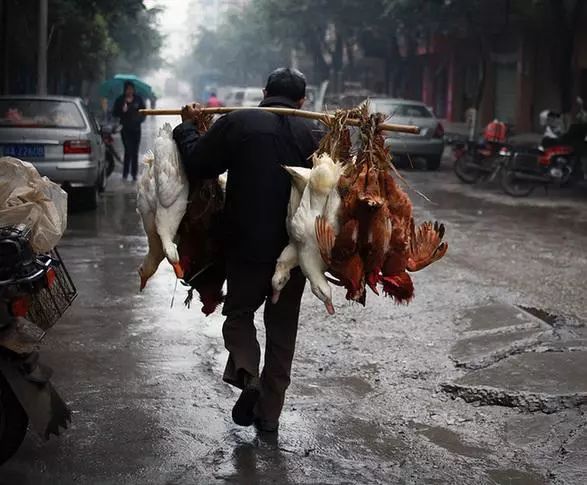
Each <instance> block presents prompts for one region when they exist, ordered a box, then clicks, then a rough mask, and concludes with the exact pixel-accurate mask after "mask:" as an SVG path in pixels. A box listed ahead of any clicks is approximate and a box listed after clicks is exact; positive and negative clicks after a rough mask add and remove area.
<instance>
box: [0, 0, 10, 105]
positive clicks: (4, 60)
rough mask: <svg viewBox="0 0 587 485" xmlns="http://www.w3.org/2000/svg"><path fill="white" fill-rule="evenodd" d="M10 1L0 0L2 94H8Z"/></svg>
mask: <svg viewBox="0 0 587 485" xmlns="http://www.w3.org/2000/svg"><path fill="white" fill-rule="evenodd" d="M8 66H9V63H8V0H0V94H8V89H9V88H8V81H9V73H8Z"/></svg>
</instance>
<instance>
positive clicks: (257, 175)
mask: <svg viewBox="0 0 587 485" xmlns="http://www.w3.org/2000/svg"><path fill="white" fill-rule="evenodd" d="M261 106H276V107H280V106H281V107H290V108H295V107H296V105H295V103H293V102H292V101H289V100H288V99H286V98H279V97H275V98H266V99H264V100H263V102H262V103H261ZM173 137H174V139H175V141H176V142H177V146H178V149H179V152H180V154H181V156H182V159H183V164H184V167H185V170H186V173H187V176H188V179H189V180H195V179H198V178H214V177H217V176H218V175H220V174H221V173H223V172H225V171H226V170H228V171H229V172H228V184H227V188H226V203H225V208H224V218H225V220H224V223H225V236H226V250H227V256H228V257H229V258H238V259H239V260H243V261H252V262H268V263H269V262H270V263H274V262H275V261H276V259H277V258H278V257H279V254H280V253H281V251H282V250H283V248H284V247H285V246H286V245H287V242H288V236H287V231H286V227H285V219H286V216H287V205H288V203H289V194H290V190H291V182H290V177H289V175H288V174H287V172H286V171H285V170H284V169H283V168H282V165H292V166H298V167H311V166H312V162H311V160H310V156H311V154H312V153H313V152H314V151H315V150H316V148H317V138H316V136H315V132H314V125H313V124H312V123H311V122H309V121H307V120H304V119H301V118H296V117H293V116H281V115H276V114H273V113H267V112H263V111H255V110H243V111H235V112H232V113H229V114H228V115H226V116H224V117H222V118H220V119H219V120H218V121H216V123H214V125H212V127H211V128H210V130H209V131H208V132H207V133H206V134H205V135H203V136H199V135H198V133H197V132H196V129H195V126H194V124H193V123H192V122H190V121H186V122H184V123H182V124H181V125H179V126H177V127H176V128H175V130H174V131H173Z"/></svg>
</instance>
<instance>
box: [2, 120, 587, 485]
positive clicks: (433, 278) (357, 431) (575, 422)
mask: <svg viewBox="0 0 587 485" xmlns="http://www.w3.org/2000/svg"><path fill="white" fill-rule="evenodd" d="M147 123H148V125H147V126H146V128H145V129H146V130H150V132H149V133H150V135H145V136H144V137H143V139H144V140H148V139H149V137H150V136H152V134H153V133H154V130H156V128H157V123H160V120H158V121H156V122H155V121H154V120H149V121H147ZM145 148H146V147H145V143H143V147H142V149H143V150H144V149H145ZM408 178H409V179H410V181H411V183H413V184H414V185H415V186H416V188H418V189H420V190H422V191H423V192H425V193H426V194H427V195H429V196H430V197H431V198H432V200H433V201H434V203H435V204H428V203H426V202H424V201H423V200H420V199H418V198H417V196H416V195H414V194H413V195H412V196H413V198H414V200H415V201H416V206H417V212H418V216H419V217H434V218H437V219H441V220H444V221H446V223H447V239H448V241H449V242H450V245H451V248H450V251H449V255H448V257H447V258H446V261H444V262H443V263H442V264H439V265H437V266H435V267H432V268H430V269H429V270H426V271H424V272H422V273H421V274H420V273H419V274H417V275H415V277H414V279H415V282H416V289H417V297H416V300H415V302H414V303H413V304H412V305H410V306H409V307H398V306H395V305H393V304H392V303H391V301H390V300H386V299H384V298H375V297H373V296H372V295H369V301H368V305H367V308H365V309H363V308H362V307H358V306H354V305H350V304H347V303H345V302H344V296H343V295H342V293H341V292H339V291H336V292H335V295H336V299H337V305H338V308H337V316H336V318H334V319H332V318H329V317H327V316H326V315H324V311H323V307H322V306H320V305H318V304H317V302H316V301H315V299H314V297H313V296H312V295H310V294H307V295H305V297H304V305H303V310H302V316H301V328H300V332H299V345H298V349H297V353H296V361H295V362H294V374H293V382H292V386H291V388H290V392H289V394H288V397H287V402H286V407H285V410H284V415H283V420H282V422H281V428H280V433H279V436H274V435H257V433H256V432H255V431H254V430H253V429H241V428H238V427H236V426H235V425H233V424H232V422H231V420H230V409H231V406H232V404H233V402H234V400H235V399H236V397H237V393H236V391H234V390H233V389H231V388H229V387H228V386H226V385H224V384H223V383H222V382H221V379H220V375H221V372H222V368H223V365H224V359H225V351H224V348H223V343H222V339H221V325H222V317H221V315H220V314H214V315H212V316H211V317H208V318H205V317H204V316H203V315H201V314H200V313H199V309H198V308H197V306H194V307H192V308H191V309H187V308H184V306H183V304H182V302H183V299H184V296H185V289H184V288H182V287H181V285H180V286H179V287H178V288H175V283H174V278H173V271H172V269H171V268H170V267H169V265H167V264H166V263H162V265H161V268H160V270H159V272H158V273H157V275H156V276H155V277H153V278H152V280H151V281H150V282H149V284H148V286H147V288H146V289H145V291H143V292H142V293H139V292H138V286H139V280H138V275H137V272H136V268H137V267H138V265H139V262H140V260H141V258H142V256H143V254H144V253H145V251H146V241H145V238H144V236H143V234H142V229H141V227H140V222H139V218H138V215H137V214H136V212H135V195H134V186H133V185H125V184H123V183H122V182H121V180H120V177H119V174H114V176H113V177H112V179H111V181H110V185H109V188H108V191H107V193H106V194H105V195H104V197H103V198H102V200H101V202H100V205H99V208H98V210H97V211H96V212H95V213H73V214H72V215H71V217H70V222H69V229H68V232H67V235H66V237H65V239H64V240H63V243H62V245H61V253H62V255H63V257H64V258H65V260H66V262H67V263H68V265H69V269H70V271H71V273H72V275H73V277H74V279H75V282H76V284H77V286H78V289H79V293H80V296H79V298H78V300H77V301H76V303H75V305H74V307H73V308H72V309H71V310H70V311H69V313H68V314H67V315H66V316H65V317H64V318H63V320H62V321H61V322H59V323H58V325H57V326H56V327H55V329H54V330H53V331H52V332H51V333H50V334H49V335H48V336H47V339H46V342H45V349H44V352H43V358H44V360H45V361H46V362H47V363H48V364H49V365H51V366H52V367H53V368H54V370H55V377H54V380H55V384H56V386H57V387H58V389H59V390H60V392H61V393H62V395H63V396H65V398H66V399H67V401H68V403H69V405H70V406H71V408H72V409H73V412H74V417H73V422H72V426H71V428H70V429H69V430H67V432H65V433H64V434H63V436H62V437H60V438H59V439H52V440H51V441H50V442H49V443H42V442H41V441H40V440H38V439H37V438H36V437H35V436H34V435H32V434H29V436H28V437H27V439H26V441H25V443H24V445H23V447H22V448H21V450H20V451H19V452H18V454H17V455H16V456H15V458H14V459H13V460H12V461H10V462H9V463H7V464H6V465H5V466H3V467H2V468H0V483H2V484H11V485H12V484H24V485H27V484H31V485H32V484H35V485H37V484H57V483H58V484H69V483H100V484H120V483H127V484H143V483H154V484H155V483H156V484H159V483H161V484H163V483H168V484H191V483H223V482H228V483H243V484H254V483H279V484H282V483H283V484H285V483H295V484H298V483H308V484H314V483H320V484H339V483H406V484H412V483H415V484H421V483H446V484H457V483H458V484H460V483H463V484H464V483H478V484H492V483H493V484H495V483H498V484H505V483H512V484H514V483H515V484H534V483H546V482H543V481H541V480H542V479H543V477H546V476H548V474H549V473H550V474H553V473H554V474H556V476H557V477H560V483H579V482H577V481H573V479H574V478H576V477H577V476H578V475H577V473H578V472H577V469H576V468H571V467H566V466H565V461H564V459H563V458H562V457H560V456H558V455H556V452H553V453H550V452H549V453H546V452H543V450H542V448H541V446H543V445H540V444H536V442H537V441H538V440H534V442H532V443H521V442H520V441H519V440H516V439H515V438H516V437H515V436H509V435H507V436H503V433H502V430H503V427H504V426H505V423H506V422H508V420H511V419H513V418H515V417H517V416H519V413H520V411H518V410H516V409H511V408H503V407H499V406H487V407H476V406H473V405H470V404H467V403H465V402H464V401H462V400H460V399H456V400H452V399H450V398H449V397H448V396H447V395H446V394H444V393H442V392H441V391H440V389H439V386H440V384H441V383H442V382H444V381H446V380H450V379H454V378H457V377H459V376H461V375H463V372H464V371H462V370H460V369H456V368H455V366H454V363H453V362H452V361H451V360H450V358H449V355H450V352H451V348H452V347H453V345H454V344H455V342H456V341H457V339H458V338H459V332H460V331H461V330H462V328H461V327H462V322H461V323H459V321H458V318H457V316H458V315H459V314H466V310H467V309H471V308H478V307H483V306H484V305H486V306H487V305H490V304H492V302H504V303H515V304H522V305H527V306H534V307H537V308H547V309H550V310H553V311H554V312H555V313H557V314H558V313H561V312H562V313H565V312H569V313H573V314H574V315H576V316H577V318H579V319H585V318H586V317H587V315H586V314H585V307H584V291H585V287H586V286H587V285H585V284H584V283H585V275H584V273H585V271H584V270H585V267H587V265H586V264H585V263H586V261H587V260H586V254H585V248H586V247H587V224H585V222H587V220H586V219H587V213H586V212H585V211H584V210H582V209H581V210H579V209H577V208H576V206H575V205H574V204H576V203H578V202H577V201H573V202H572V203H570V204H568V205H565V206H564V207H559V206H558V205H557V204H558V202H557V204H554V205H553V206H548V205H545V204H546V202H545V201H544V200H542V199H541V201H540V204H539V206H537V207H534V206H532V205H530V204H528V203H527V202H524V203H522V204H520V205H516V204H514V205H512V204H510V203H509V201H508V203H507V204H504V203H501V201H496V200H494V198H495V197H497V196H495V197H494V195H491V196H490V197H485V196H480V195H479V194H475V195H474V196H472V195H471V194H470V193H469V192H468V191H470V190H473V189H471V188H466V189H462V190H461V189H460V188H459V187H456V186H455V185H454V184H455V183H456V182H454V181H453V180H452V178H451V174H450V173H449V172H447V171H441V172H440V173H438V174H433V173H420V172H409V173H408ZM581 207H582V206H581ZM581 282H582V283H583V285H581V284H580V283H581ZM174 291H175V299H174V300H175V301H174V305H173V307H171V302H172V297H173V294H174ZM459 326H460V327H459ZM260 333H261V337H262V330H261V331H260ZM560 416H561V422H563V421H564V422H565V423H567V424H566V426H567V428H564V429H562V428H561V426H562V425H561V422H556V423H553V424H552V426H554V427H555V428H556V429H558V430H559V431H560V433H561V436H564V437H565V438H564V439H566V438H567V437H569V436H570V437H572V436H575V435H574V434H573V433H576V431H575V430H576V429H577V428H576V427H577V426H579V425H580V424H581V422H583V421H584V417H582V416H581V414H580V413H577V412H575V411H572V410H566V411H561V414H560ZM414 422H417V423H420V424H418V425H417V426H414V425H413V424H412V423H414ZM549 426H550V425H549ZM550 429H551V428H550V427H547V429H545V430H544V433H546V434H547V433H548V432H549V431H548V430H550ZM547 441H548V440H544V441H543V443H547ZM539 443H542V442H539ZM544 446H546V445H544ZM529 470H530V471H529ZM579 471H581V470H579Z"/></svg>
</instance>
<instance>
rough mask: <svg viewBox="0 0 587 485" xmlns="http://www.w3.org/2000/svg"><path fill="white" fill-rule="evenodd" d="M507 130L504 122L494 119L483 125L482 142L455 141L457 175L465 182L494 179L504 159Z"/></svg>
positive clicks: (506, 147) (472, 182)
mask: <svg viewBox="0 0 587 485" xmlns="http://www.w3.org/2000/svg"><path fill="white" fill-rule="evenodd" d="M507 131H508V129H507V126H506V124H505V123H502V122H500V121H498V120H494V121H492V122H491V123H489V124H488V125H487V126H486V127H485V130H484V132H483V140H482V142H480V143H479V142H472V141H458V142H456V143H455V145H454V148H453V156H454V159H455V164H454V171H455V174H456V175H457V177H458V178H459V179H460V180H461V181H463V182H464V183H466V184H474V183H477V182H480V181H482V180H490V181H491V180H494V179H495V178H496V177H497V176H498V174H499V172H500V171H501V168H502V167H503V165H504V163H505V161H506V158H504V157H505V156H506V154H507V153H508V145H507V144H506V139H507Z"/></svg>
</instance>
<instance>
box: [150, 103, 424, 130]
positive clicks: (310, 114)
mask: <svg viewBox="0 0 587 485" xmlns="http://www.w3.org/2000/svg"><path fill="white" fill-rule="evenodd" d="M244 109H247V110H250V109H256V110H261V111H269V112H271V113H276V114H280V115H288V116H299V117H300V118H309V119H311V120H317V121H322V122H325V121H326V120H327V119H329V118H330V119H332V118H334V116H333V115H329V114H327V113H316V112H314V111H304V110H301V109H294V108H260V107H257V108H243V107H238V108H237V107H219V108H202V109H201V110H200V111H202V113H209V114H225V113H230V112H231V111H239V110H244ZM139 113H141V114H144V115H159V116H161V115H180V114H181V110H180V109H141V110H139ZM346 122H347V123H348V124H349V125H352V126H359V125H360V123H361V122H360V120H357V119H348V120H347V121H346ZM379 128H380V129H381V130H383V131H396V132H399V133H411V134H414V135H417V134H419V133H420V128H418V127H417V126H412V125H396V124H390V123H381V124H380V125H379Z"/></svg>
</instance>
